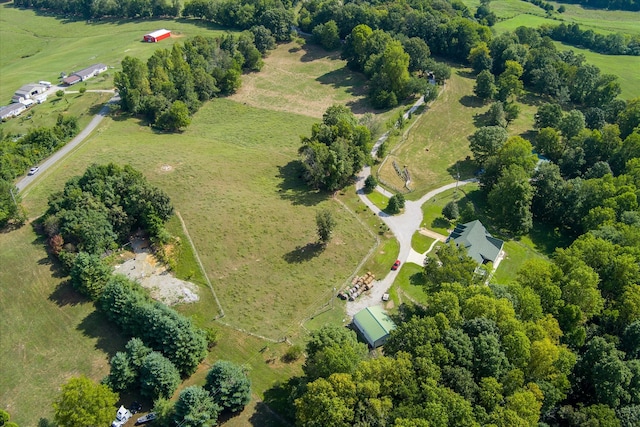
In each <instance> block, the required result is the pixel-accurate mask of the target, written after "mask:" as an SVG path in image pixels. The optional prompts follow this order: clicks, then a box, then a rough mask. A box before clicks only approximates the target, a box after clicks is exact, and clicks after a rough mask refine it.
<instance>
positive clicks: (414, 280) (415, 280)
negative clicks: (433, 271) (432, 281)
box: [409, 272, 427, 286]
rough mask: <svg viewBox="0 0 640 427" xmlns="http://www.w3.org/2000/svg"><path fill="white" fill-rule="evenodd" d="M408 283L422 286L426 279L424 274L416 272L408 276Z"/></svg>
mask: <svg viewBox="0 0 640 427" xmlns="http://www.w3.org/2000/svg"><path fill="white" fill-rule="evenodd" d="M409 283H411V284H412V285H414V286H424V285H426V284H427V281H426V280H425V277H424V274H422V272H418V273H413V274H412V275H411V276H409Z"/></svg>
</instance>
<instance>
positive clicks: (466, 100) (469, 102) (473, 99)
mask: <svg viewBox="0 0 640 427" xmlns="http://www.w3.org/2000/svg"><path fill="white" fill-rule="evenodd" d="M458 102H459V103H460V104H462V105H463V106H465V107H470V108H482V107H484V101H482V99H480V98H478V97H477V96H472V95H465V96H463V97H462V98H460V99H459V100H458Z"/></svg>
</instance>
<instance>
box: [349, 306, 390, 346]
mask: <svg viewBox="0 0 640 427" xmlns="http://www.w3.org/2000/svg"><path fill="white" fill-rule="evenodd" d="M353 324H354V326H355V327H356V328H357V329H358V332H360V334H361V335H362V336H363V337H364V339H365V340H366V341H367V343H368V344H369V346H370V347H371V348H376V347H380V346H381V345H383V344H384V343H385V341H387V338H389V333H391V331H392V330H394V329H395V328H396V324H395V323H393V320H391V318H390V317H389V315H388V314H387V313H385V311H384V310H383V309H382V308H381V307H378V306H375V307H367V308H365V309H363V310H360V311H359V312H358V313H356V315H355V316H353Z"/></svg>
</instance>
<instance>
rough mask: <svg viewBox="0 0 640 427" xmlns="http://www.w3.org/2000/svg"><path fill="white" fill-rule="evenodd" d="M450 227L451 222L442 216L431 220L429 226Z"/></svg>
mask: <svg viewBox="0 0 640 427" xmlns="http://www.w3.org/2000/svg"><path fill="white" fill-rule="evenodd" d="M449 227H451V223H450V222H449V221H448V220H447V219H446V218H445V217H443V216H439V217H437V218H436V219H434V220H433V221H431V227H430V228H449Z"/></svg>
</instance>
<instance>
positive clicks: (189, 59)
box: [114, 29, 273, 131]
mask: <svg viewBox="0 0 640 427" xmlns="http://www.w3.org/2000/svg"><path fill="white" fill-rule="evenodd" d="M256 36H257V37H262V38H266V39H267V40H266V41H265V40H261V43H259V44H260V45H261V46H264V48H265V51H264V52H261V51H259V50H258V48H257V47H256V45H255V44H254V41H255V40H256ZM269 37H270V35H269V34H268V31H260V29H257V30H256V32H255V33H253V32H246V33H243V34H241V35H240V36H237V37H236V36H234V35H231V34H228V35H225V36H220V37H217V38H213V37H202V36H197V37H194V38H192V39H190V40H188V41H186V42H185V43H184V44H178V43H176V44H174V45H173V47H172V48H171V49H158V50H156V51H155V52H154V53H153V55H152V56H151V57H150V58H149V59H148V60H147V63H146V64H145V63H144V62H142V60H140V59H138V58H135V57H130V56H127V57H125V58H124V59H123V60H122V71H119V72H117V73H116V74H115V76H114V83H115V85H116V87H117V88H118V91H119V93H120V97H121V101H120V106H121V108H122V110H123V111H126V112H128V113H132V114H142V115H143V116H145V117H146V119H147V120H148V121H149V122H150V123H151V124H153V125H155V126H156V127H158V128H160V129H163V130H167V131H176V130H179V129H181V128H183V127H185V126H188V125H189V123H190V114H193V113H194V112H196V111H197V110H198V108H199V107H200V105H201V103H202V102H204V101H207V100H209V99H211V98H213V97H216V96H218V95H228V94H231V93H234V92H235V91H236V90H237V89H238V88H239V87H240V83H241V80H240V77H241V74H242V72H243V71H258V70H260V69H261V68H262V65H263V61H262V53H266V49H267V48H268V47H270V46H273V45H272V44H269Z"/></svg>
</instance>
